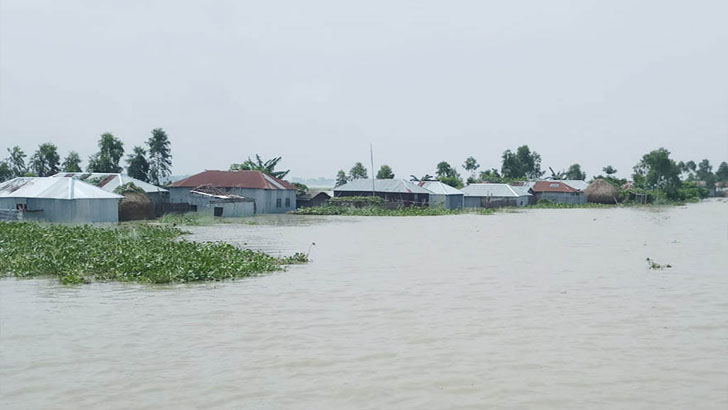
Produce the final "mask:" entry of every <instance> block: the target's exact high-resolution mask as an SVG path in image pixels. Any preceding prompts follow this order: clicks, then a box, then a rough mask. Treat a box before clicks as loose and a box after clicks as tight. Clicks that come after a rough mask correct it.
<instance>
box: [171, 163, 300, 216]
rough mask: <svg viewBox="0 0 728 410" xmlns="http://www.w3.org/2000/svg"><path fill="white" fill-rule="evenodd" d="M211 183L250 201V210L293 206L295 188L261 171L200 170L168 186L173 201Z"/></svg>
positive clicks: (264, 211)
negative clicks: (251, 203)
mask: <svg viewBox="0 0 728 410" xmlns="http://www.w3.org/2000/svg"><path fill="white" fill-rule="evenodd" d="M203 185H206V186H211V187H214V188H217V189H219V190H221V191H222V192H224V193H225V194H226V195H236V196H240V197H244V198H249V199H252V200H254V209H253V211H254V213H256V214H267V213H284V212H288V211H293V210H295V209H296V187H295V186H294V185H292V184H290V183H288V182H286V181H282V180H280V179H278V178H276V177H274V176H271V175H268V174H265V173H263V172H261V171H204V172H200V173H199V174H195V175H192V176H190V177H187V178H184V179H181V180H179V181H177V182H174V183H173V184H171V185H169V186H168V189H169V199H170V202H171V203H173V204H186V203H189V201H190V191H192V190H193V189H195V188H197V187H199V186H203Z"/></svg>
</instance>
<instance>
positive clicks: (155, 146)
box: [147, 128, 250, 185]
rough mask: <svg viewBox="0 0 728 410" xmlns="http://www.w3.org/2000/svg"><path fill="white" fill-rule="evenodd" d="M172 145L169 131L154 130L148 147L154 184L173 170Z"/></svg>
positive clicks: (150, 177)
mask: <svg viewBox="0 0 728 410" xmlns="http://www.w3.org/2000/svg"><path fill="white" fill-rule="evenodd" d="M170 145H171V144H170V142H169V138H168V137H167V133H166V132H165V131H164V130H163V129H161V128H155V129H153V130H152V136H151V137H150V138H149V139H148V140H147V148H148V151H149V172H148V175H149V182H151V183H152V184H154V185H159V184H160V183H161V181H163V180H164V178H166V177H168V176H169V175H170V173H171V172H172V150H171V148H170ZM248 160H250V159H248Z"/></svg>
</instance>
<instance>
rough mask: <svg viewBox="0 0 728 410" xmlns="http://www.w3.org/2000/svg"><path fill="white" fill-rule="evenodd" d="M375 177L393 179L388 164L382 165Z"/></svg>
mask: <svg viewBox="0 0 728 410" xmlns="http://www.w3.org/2000/svg"><path fill="white" fill-rule="evenodd" d="M377 179H394V172H392V168H391V167H390V166H389V165H382V166H381V167H379V171H378V172H377Z"/></svg>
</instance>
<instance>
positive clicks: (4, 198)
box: [0, 177, 122, 223]
mask: <svg viewBox="0 0 728 410" xmlns="http://www.w3.org/2000/svg"><path fill="white" fill-rule="evenodd" d="M121 199H122V196H121V195H117V194H114V193H112V192H107V191H104V190H103V189H101V188H98V187H96V186H94V185H91V184H87V183H85V182H83V181H79V180H76V179H74V178H70V177H27V178H26V177H21V178H15V179H11V180H10V181H6V182H3V183H0V210H3V211H2V213H1V214H0V215H2V216H3V217H4V218H5V219H22V220H36V221H47V222H73V223H94V222H114V223H116V222H118V221H119V201H120V200H121Z"/></svg>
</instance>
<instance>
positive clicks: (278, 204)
mask: <svg viewBox="0 0 728 410" xmlns="http://www.w3.org/2000/svg"><path fill="white" fill-rule="evenodd" d="M280 207H281V199H280V198H278V199H276V208H280Z"/></svg>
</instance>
